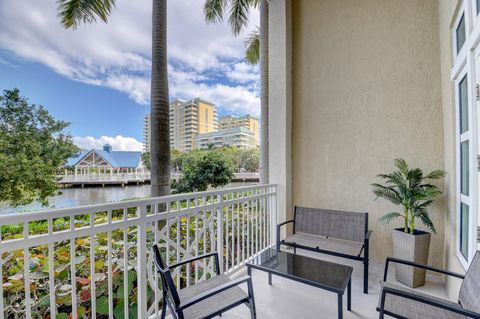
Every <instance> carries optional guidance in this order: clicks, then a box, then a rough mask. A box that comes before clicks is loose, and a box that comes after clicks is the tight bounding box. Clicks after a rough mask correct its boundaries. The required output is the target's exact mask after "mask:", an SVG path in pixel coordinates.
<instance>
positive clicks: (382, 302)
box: [379, 287, 480, 319]
mask: <svg viewBox="0 0 480 319" xmlns="http://www.w3.org/2000/svg"><path fill="white" fill-rule="evenodd" d="M387 294H391V295H396V296H399V297H402V298H406V299H410V300H414V301H417V302H421V303H424V304H428V305H431V306H434V307H438V308H442V309H445V310H447V311H450V312H454V313H458V314H461V315H464V316H467V317H468V318H474V319H480V314H479V313H476V312H473V311H470V310H467V309H463V308H461V307H454V306H452V305H451V304H450V303H448V302H441V301H439V300H437V299H430V298H426V297H424V296H419V295H414V294H411V293H408V292H406V291H403V290H399V289H395V288H391V287H383V290H382V295H381V296H380V298H381V299H380V308H379V311H380V313H383V311H384V310H385V299H386V295H387Z"/></svg>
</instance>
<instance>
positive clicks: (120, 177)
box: [57, 173, 150, 183]
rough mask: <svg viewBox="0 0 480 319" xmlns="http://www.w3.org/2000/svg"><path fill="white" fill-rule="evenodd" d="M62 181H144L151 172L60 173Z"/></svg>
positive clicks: (148, 177)
mask: <svg viewBox="0 0 480 319" xmlns="http://www.w3.org/2000/svg"><path fill="white" fill-rule="evenodd" d="M57 178H59V181H60V182H61V183H69V182H70V183H81V182H85V183H87V182H128V181H144V180H149V179H150V173H137V174H135V173H115V174H111V175H110V174H103V173H102V174H85V175H59V176H57Z"/></svg>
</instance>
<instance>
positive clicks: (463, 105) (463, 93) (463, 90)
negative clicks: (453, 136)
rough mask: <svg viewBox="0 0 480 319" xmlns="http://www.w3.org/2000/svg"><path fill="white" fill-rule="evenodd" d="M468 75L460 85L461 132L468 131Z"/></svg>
mask: <svg viewBox="0 0 480 319" xmlns="http://www.w3.org/2000/svg"><path fill="white" fill-rule="evenodd" d="M467 82H468V81H467V76H466V75H465V77H464V78H463V79H462V81H461V82H460V84H459V85H458V90H459V96H460V101H459V105H460V134H462V133H465V132H466V131H468V87H467Z"/></svg>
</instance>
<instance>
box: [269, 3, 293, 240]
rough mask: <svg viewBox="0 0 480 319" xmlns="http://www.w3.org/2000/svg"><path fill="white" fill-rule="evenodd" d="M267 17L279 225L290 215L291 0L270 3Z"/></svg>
mask: <svg viewBox="0 0 480 319" xmlns="http://www.w3.org/2000/svg"><path fill="white" fill-rule="evenodd" d="M269 18H270V19H269V31H270V33H269V50H268V51H269V105H271V106H274V107H273V108H272V109H271V110H270V112H269V114H268V123H269V130H268V136H269V140H268V142H269V182H270V183H272V184H277V185H278V193H277V206H276V207H277V221H278V222H283V221H285V220H286V219H288V218H291V217H292V215H293V213H292V168H291V161H292V138H291V136H292V43H291V37H292V36H291V0H277V1H270V3H269ZM289 232H291V229H289ZM284 235H285V234H282V236H284Z"/></svg>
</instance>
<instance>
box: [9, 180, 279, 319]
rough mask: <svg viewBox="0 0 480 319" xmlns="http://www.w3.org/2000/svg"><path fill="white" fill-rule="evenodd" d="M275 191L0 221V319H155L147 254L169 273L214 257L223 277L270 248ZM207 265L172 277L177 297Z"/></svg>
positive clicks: (205, 274)
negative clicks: (159, 256)
mask: <svg viewBox="0 0 480 319" xmlns="http://www.w3.org/2000/svg"><path fill="white" fill-rule="evenodd" d="M276 200H277V190H276V186H275V185H259V186H248V187H240V188H233V189H224V190H215V191H208V192H202V193H191V194H181V195H172V196H166V197H159V198H151V199H145V200H135V201H125V202H118V203H113V204H105V205H94V206H82V207H73V208H67V209H55V210H49V211H39V212H31V213H21V214H14V215H3V216H0V225H1V232H0V266H1V267H0V278H1V285H0V317H3V318H27V319H30V318H67V317H68V318H80V317H87V318H97V317H99V318H100V317H101V318H107V317H108V318H149V317H151V318H156V317H159V316H160V310H161V307H160V305H161V292H160V291H159V289H158V287H157V283H158V278H157V274H156V272H155V270H154V265H153V260H152V255H151V246H152V245H153V244H154V243H158V244H159V245H160V246H161V247H162V250H163V251H164V253H165V257H166V259H167V260H168V261H170V263H175V262H178V261H181V260H185V259H188V258H191V257H194V256H198V255H202V254H204V253H208V252H211V251H218V253H219V256H220V260H221V261H223V262H221V263H220V268H221V271H222V272H224V273H230V272H232V271H234V270H235V269H237V268H239V267H241V266H242V265H243V264H244V263H245V262H246V261H248V260H249V259H250V258H252V257H253V256H255V255H256V254H258V253H259V252H261V251H262V250H264V249H265V248H267V247H269V246H271V245H272V243H273V242H274V238H275V227H274V225H275V224H276ZM213 265H214V262H213V260H211V259H208V260H205V261H203V262H196V263H192V264H187V265H185V266H183V267H179V268H178V269H176V270H175V271H174V273H173V274H174V279H175V281H176V283H177V285H178V286H179V287H185V286H189V285H191V284H194V283H196V282H198V281H201V280H204V279H205V278H209V276H211V275H212V273H213V271H214V269H213V268H214V267H213Z"/></svg>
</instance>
